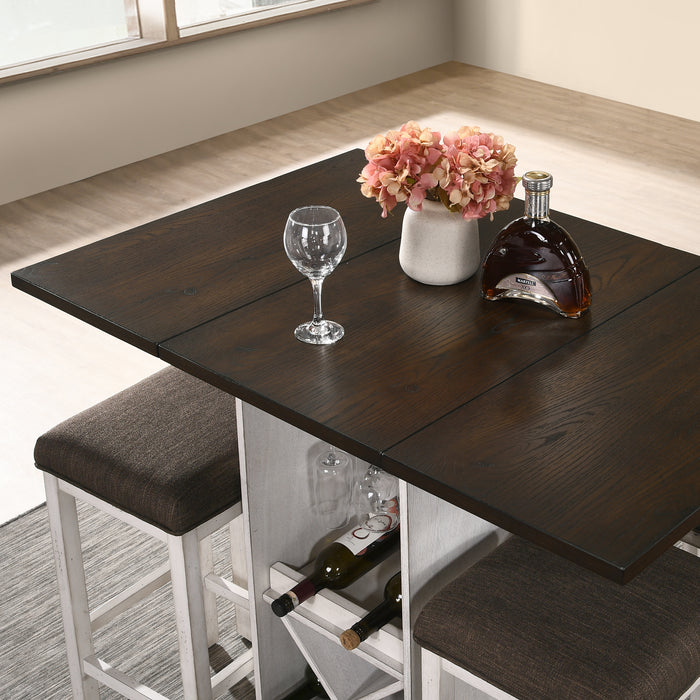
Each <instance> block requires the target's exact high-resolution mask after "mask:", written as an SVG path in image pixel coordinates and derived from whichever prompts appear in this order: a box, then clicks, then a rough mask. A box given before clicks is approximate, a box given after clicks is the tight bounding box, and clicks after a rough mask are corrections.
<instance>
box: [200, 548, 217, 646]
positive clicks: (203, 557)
mask: <svg viewBox="0 0 700 700" xmlns="http://www.w3.org/2000/svg"><path fill="white" fill-rule="evenodd" d="M199 563H200V566H201V568H202V580H204V578H205V577H206V576H207V574H213V573H214V551H213V548H212V541H211V536H209V537H205V538H204V539H203V540H200V542H199ZM204 616H205V619H206V625H207V646H211V645H212V644H216V643H217V642H218V641H219V612H218V610H217V607H216V593H212V592H211V591H209V590H207V589H206V588H204Z"/></svg>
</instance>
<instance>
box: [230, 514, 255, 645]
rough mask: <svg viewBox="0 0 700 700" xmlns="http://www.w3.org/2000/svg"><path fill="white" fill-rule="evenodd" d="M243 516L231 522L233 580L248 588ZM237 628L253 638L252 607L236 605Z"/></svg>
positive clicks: (247, 636)
mask: <svg viewBox="0 0 700 700" xmlns="http://www.w3.org/2000/svg"><path fill="white" fill-rule="evenodd" d="M243 528H244V523H243V518H241V517H238V518H234V519H233V520H232V521H231V522H230V524H229V538H230V546H231V570H232V574H233V575H232V577H231V580H232V581H233V582H234V583H235V584H236V585H237V586H241V588H245V589H246V590H248V566H247V564H246V548H245V533H244V530H243ZM236 629H237V630H238V634H240V635H241V637H243V638H244V639H248V640H250V639H252V638H253V637H252V634H253V632H252V629H251V624H250V608H249V607H248V608H244V607H243V606H242V605H236Z"/></svg>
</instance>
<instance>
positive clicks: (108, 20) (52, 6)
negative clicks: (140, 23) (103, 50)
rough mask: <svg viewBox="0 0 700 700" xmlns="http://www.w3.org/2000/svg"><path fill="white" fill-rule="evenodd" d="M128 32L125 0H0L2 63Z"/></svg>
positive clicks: (122, 36) (121, 36) (91, 43)
mask: <svg viewBox="0 0 700 700" xmlns="http://www.w3.org/2000/svg"><path fill="white" fill-rule="evenodd" d="M128 36H129V34H128V30H127V23H126V11H125V4H124V0H0V66H6V65H12V64H14V63H22V62H25V61H32V60H36V59H40V58H46V57H47V56H53V55H55V54H61V53H65V52H67V51H75V50H76V49H84V48H87V47H90V46H97V45H100V44H106V43H110V42H112V41H118V40H121V39H126V38H127V37H128Z"/></svg>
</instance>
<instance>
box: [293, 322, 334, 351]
mask: <svg viewBox="0 0 700 700" xmlns="http://www.w3.org/2000/svg"><path fill="white" fill-rule="evenodd" d="M344 335H345V329H344V328H343V327H342V326H341V325H340V324H339V323H336V322H335V321H321V323H313V322H312V321H307V322H306V323H302V324H301V325H300V326H297V328H296V330H295V331H294V337H295V338H296V339H297V340H301V342H302V343H311V345H331V344H332V343H336V342H338V341H339V340H340V339H341V338H342V337H343V336H344Z"/></svg>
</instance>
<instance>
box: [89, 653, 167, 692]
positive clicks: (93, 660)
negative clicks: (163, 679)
mask: <svg viewBox="0 0 700 700" xmlns="http://www.w3.org/2000/svg"><path fill="white" fill-rule="evenodd" d="M83 670H84V671H85V674H86V675H88V676H90V677H91V678H94V679H95V680H97V681H99V682H100V683H102V684H103V685H106V686H107V687H109V688H112V690H116V691H117V692H118V693H120V694H121V695H123V696H124V697H125V698H129V700H168V698H166V697H165V696H164V695H161V694H160V693H158V692H156V691H155V690H153V688H149V687H148V686H147V685H144V684H143V683H139V682H138V681H137V680H135V679H134V678H132V677H131V676H129V675H127V674H126V673H123V672H122V671H119V670H118V669H116V668H113V667H112V666H110V665H109V664H108V663H106V662H105V661H103V660H102V659H100V658H98V657H97V656H87V657H86V658H85V659H83Z"/></svg>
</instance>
